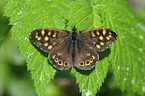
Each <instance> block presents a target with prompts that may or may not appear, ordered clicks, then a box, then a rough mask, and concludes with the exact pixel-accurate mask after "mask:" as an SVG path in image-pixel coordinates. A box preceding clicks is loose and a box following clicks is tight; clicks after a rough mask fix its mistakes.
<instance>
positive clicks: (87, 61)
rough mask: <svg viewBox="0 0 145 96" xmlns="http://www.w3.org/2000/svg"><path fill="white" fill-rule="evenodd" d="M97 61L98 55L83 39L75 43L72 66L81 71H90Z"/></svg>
mask: <svg viewBox="0 0 145 96" xmlns="http://www.w3.org/2000/svg"><path fill="white" fill-rule="evenodd" d="M98 60H99V54H98V53H97V51H96V50H95V49H94V48H93V47H91V46H90V45H89V44H88V43H87V42H86V40H85V39H84V38H82V37H80V38H78V39H77V41H76V54H75V61H74V66H76V67H77V68H78V69H81V70H90V69H92V68H93V67H94V66H95V64H96V63H97V62H98Z"/></svg>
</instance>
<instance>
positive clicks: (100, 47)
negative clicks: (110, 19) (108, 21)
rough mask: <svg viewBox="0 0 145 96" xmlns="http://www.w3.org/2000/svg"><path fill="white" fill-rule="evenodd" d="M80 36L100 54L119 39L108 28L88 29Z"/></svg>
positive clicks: (81, 32)
mask: <svg viewBox="0 0 145 96" xmlns="http://www.w3.org/2000/svg"><path fill="white" fill-rule="evenodd" d="M80 34H81V36H82V37H85V38H86V39H87V40H88V43H90V45H91V46H93V47H94V48H95V49H96V50H97V51H99V52H100V51H104V50H105V49H107V48H108V47H109V46H110V45H111V44H112V43H113V42H114V41H115V40H116V39H117V35H116V33H115V32H113V31H112V30H110V29H108V28H94V29H88V30H84V31H80Z"/></svg>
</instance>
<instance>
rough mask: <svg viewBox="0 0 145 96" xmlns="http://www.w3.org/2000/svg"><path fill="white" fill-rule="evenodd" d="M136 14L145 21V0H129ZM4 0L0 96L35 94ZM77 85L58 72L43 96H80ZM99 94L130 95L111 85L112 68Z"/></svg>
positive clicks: (0, 1) (0, 32)
mask: <svg viewBox="0 0 145 96" xmlns="http://www.w3.org/2000/svg"><path fill="white" fill-rule="evenodd" d="M128 2H129V4H130V6H131V8H132V9H133V11H134V12H135V13H136V15H137V17H138V18H139V19H141V20H142V21H143V23H144V24H145V0H128ZM5 5H6V0H0V96H37V94H36V92H35V88H34V86H33V80H32V79H31V75H30V72H28V71H27V66H26V62H25V61H26V57H22V56H21V55H20V52H19V50H18V46H17V43H18V41H13V40H11V31H10V29H11V27H12V25H9V18H8V17H5V16H3V14H4V7H5ZM80 95H81V94H80V93H79V88H78V85H77V84H76V82H75V78H74V76H73V74H71V72H70V71H65V72H62V71H58V72H57V73H56V76H55V80H53V81H52V82H51V83H50V84H48V86H47V88H46V91H45V94H44V96H80ZM97 95H99V96H116V95H117V96H132V95H133V94H131V93H127V92H124V93H122V92H121V90H120V89H119V88H116V86H115V84H114V78H113V74H112V70H111V69H109V72H108V75H107V78H106V79H105V82H104V84H103V86H102V87H101V90H100V91H99V92H98V93H97Z"/></svg>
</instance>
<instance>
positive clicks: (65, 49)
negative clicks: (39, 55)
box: [48, 37, 73, 70]
mask: <svg viewBox="0 0 145 96" xmlns="http://www.w3.org/2000/svg"><path fill="white" fill-rule="evenodd" d="M48 57H49V61H50V62H51V63H52V64H53V66H54V67H55V68H57V69H59V70H68V69H70V68H71V67H72V66H73V64H72V44H71V39H70V37H67V38H65V39H64V40H62V41H61V42H59V43H58V45H57V46H56V47H55V48H54V49H52V50H51V51H50V53H49V55H48Z"/></svg>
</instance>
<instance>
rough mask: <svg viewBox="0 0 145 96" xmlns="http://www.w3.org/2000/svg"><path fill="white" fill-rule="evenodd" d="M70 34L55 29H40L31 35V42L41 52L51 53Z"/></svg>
mask: <svg viewBox="0 0 145 96" xmlns="http://www.w3.org/2000/svg"><path fill="white" fill-rule="evenodd" d="M68 34H69V32H68V31H65V30H59V29H53V28H39V29H36V30H34V31H32V32H31V33H30V40H31V42H32V43H33V44H35V45H36V46H38V47H39V48H40V49H41V50H43V51H45V52H49V51H50V50H51V49H53V48H54V47H55V46H56V45H57V44H58V42H60V41H61V40H63V39H64V38H66V37H67V36H68Z"/></svg>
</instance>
